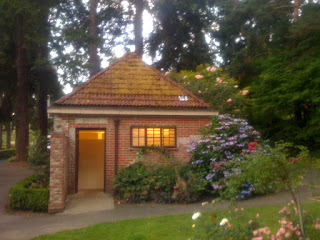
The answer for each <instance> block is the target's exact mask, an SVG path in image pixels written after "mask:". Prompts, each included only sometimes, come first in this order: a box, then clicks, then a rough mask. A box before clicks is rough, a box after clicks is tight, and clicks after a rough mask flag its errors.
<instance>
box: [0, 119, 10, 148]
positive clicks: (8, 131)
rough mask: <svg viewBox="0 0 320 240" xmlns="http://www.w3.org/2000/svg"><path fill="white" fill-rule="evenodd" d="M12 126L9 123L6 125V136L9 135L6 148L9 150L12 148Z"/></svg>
mask: <svg viewBox="0 0 320 240" xmlns="http://www.w3.org/2000/svg"><path fill="white" fill-rule="evenodd" d="M10 126H11V122H7V123H6V134H7V139H6V140H7V141H6V142H7V143H6V148H7V149H10V148H11V127H10ZM1 127H2V126H1Z"/></svg>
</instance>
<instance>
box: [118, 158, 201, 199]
mask: <svg viewBox="0 0 320 240" xmlns="http://www.w3.org/2000/svg"><path fill="white" fill-rule="evenodd" d="M204 184H205V183H204V182H203V180H202V179H201V178H200V177H199V176H198V175H197V174H194V173H193V172H192V170H191V168H190V166H188V165H175V166H172V165H159V164H154V165H150V166H145V165H144V164H143V163H142V162H141V161H140V162H137V163H134V164H132V165H130V166H129V167H126V168H123V169H122V170H121V171H120V172H119V174H118V175H117V176H116V177H115V178H114V192H115V195H116V196H117V197H118V198H119V199H125V200H126V201H127V202H144V201H154V202H159V203H171V202H192V201H195V200H196V199H197V198H198V197H199V196H200V193H201V190H203V188H204V187H203V185H204Z"/></svg>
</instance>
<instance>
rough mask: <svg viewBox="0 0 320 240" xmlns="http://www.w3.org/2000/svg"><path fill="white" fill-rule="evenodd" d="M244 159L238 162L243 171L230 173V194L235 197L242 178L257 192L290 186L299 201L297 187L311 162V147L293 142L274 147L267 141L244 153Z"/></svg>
mask: <svg viewBox="0 0 320 240" xmlns="http://www.w3.org/2000/svg"><path fill="white" fill-rule="evenodd" d="M244 158H245V161H243V162H239V163H236V164H237V165H236V166H237V168H239V169H240V171H241V174H238V175H236V176H230V177H228V180H227V181H228V186H227V190H226V191H225V192H224V194H225V195H228V198H229V197H231V198H233V197H235V196H236V194H237V192H238V190H239V188H241V186H242V183H243V182H250V183H252V184H254V188H255V190H256V191H257V192H261V193H266V192H268V191H270V189H273V190H274V191H276V192H278V191H280V190H283V189H286V190H289V191H290V193H291V194H292V198H293V200H294V201H295V202H297V199H296V195H295V191H296V189H297V188H298V187H299V186H301V185H302V179H303V176H304V175H305V174H306V172H307V170H308V167H309V165H310V158H309V155H308V150H307V149H306V148H305V147H302V146H294V145H293V144H290V143H276V144H275V146H274V147H273V148H272V147H270V146H269V145H267V144H264V145H261V146H259V147H257V150H256V151H255V152H253V153H251V154H249V155H245V156H244Z"/></svg>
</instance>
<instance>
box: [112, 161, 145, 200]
mask: <svg viewBox="0 0 320 240" xmlns="http://www.w3.org/2000/svg"><path fill="white" fill-rule="evenodd" d="M149 176H150V173H149V171H147V167H146V166H145V165H144V164H143V163H142V162H141V161H139V162H137V163H134V164H132V165H130V166H129V167H126V168H123V169H121V171H120V172H119V173H118V175H117V176H116V177H115V178H114V186H113V188H114V191H115V195H117V196H118V197H119V198H120V199H126V201H127V202H139V201H145V200H147V198H148V196H149V191H150V182H149Z"/></svg>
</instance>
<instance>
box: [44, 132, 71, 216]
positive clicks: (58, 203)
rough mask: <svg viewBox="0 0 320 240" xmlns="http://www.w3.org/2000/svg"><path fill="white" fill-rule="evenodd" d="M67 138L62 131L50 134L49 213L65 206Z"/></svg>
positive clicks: (60, 209)
mask: <svg viewBox="0 0 320 240" xmlns="http://www.w3.org/2000/svg"><path fill="white" fill-rule="evenodd" d="M67 167H68V138H67V137H66V136H65V135H64V134H63V133H53V134H52V135H51V150H50V199H49V206H48V210H49V212H50V213H54V212H61V211H63V210H64V207H65V199H66V195H67V179H68V169H67Z"/></svg>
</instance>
